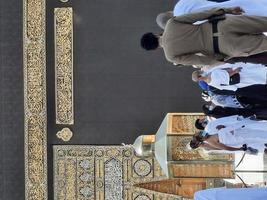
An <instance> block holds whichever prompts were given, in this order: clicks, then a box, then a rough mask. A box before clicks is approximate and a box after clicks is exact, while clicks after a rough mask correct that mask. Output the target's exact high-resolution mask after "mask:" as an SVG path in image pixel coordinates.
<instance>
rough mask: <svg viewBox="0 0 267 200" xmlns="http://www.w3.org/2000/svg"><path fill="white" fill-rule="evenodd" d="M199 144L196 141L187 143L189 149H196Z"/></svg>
mask: <svg viewBox="0 0 267 200" xmlns="http://www.w3.org/2000/svg"><path fill="white" fill-rule="evenodd" d="M200 144H201V142H199V141H197V140H196V139H194V138H193V139H192V140H191V141H190V143H189V146H190V147H191V149H197V148H198V147H199V146H200Z"/></svg>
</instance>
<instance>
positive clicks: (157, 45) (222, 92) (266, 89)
mask: <svg viewBox="0 0 267 200" xmlns="http://www.w3.org/2000/svg"><path fill="white" fill-rule="evenodd" d="M156 22H157V24H158V26H159V27H160V28H161V29H162V31H163V32H161V33H159V34H158V33H151V32H148V33H146V34H144V35H143V36H142V38H141V46H142V48H144V49H146V50H157V49H162V50H163V51H164V54H165V57H166V59H167V60H168V61H169V62H171V63H173V64H174V65H177V66H193V67H195V68H197V69H196V71H194V72H193V73H192V80H193V81H195V82H197V84H198V85H199V86H200V88H201V89H202V98H203V99H204V100H205V101H206V103H205V104H204V105H203V107H202V109H203V112H204V114H205V117H202V118H199V119H197V120H196V122H195V127H196V128H197V129H199V130H198V131H197V132H196V134H195V135H194V136H193V138H192V140H191V141H190V143H189V144H188V148H191V149H203V150H204V151H207V153H209V152H216V153H232V152H236V151H243V152H245V153H247V154H252V155H257V154H259V153H263V154H267V67H266V64H267V34H266V32H267V0H179V1H178V2H177V4H176V5H175V7H174V9H173V10H172V11H167V12H164V13H160V14H159V15H158V16H157V19H156ZM194 199H195V200H225V199H227V200H239V199H242V200H266V199H267V189H265V188H239V189H237V188H236V189H226V188H214V189H207V190H203V191H198V192H196V193H195V196H194Z"/></svg>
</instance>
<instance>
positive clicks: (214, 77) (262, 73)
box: [208, 65, 267, 91]
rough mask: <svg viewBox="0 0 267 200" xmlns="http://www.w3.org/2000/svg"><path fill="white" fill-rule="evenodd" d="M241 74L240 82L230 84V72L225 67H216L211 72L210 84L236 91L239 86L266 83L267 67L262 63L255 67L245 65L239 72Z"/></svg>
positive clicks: (221, 88)
mask: <svg viewBox="0 0 267 200" xmlns="http://www.w3.org/2000/svg"><path fill="white" fill-rule="evenodd" d="M233 69H234V68H233ZM239 75H240V83H238V84H234V85H229V82H230V76H229V73H228V72H227V71H226V70H225V69H215V70H213V71H211V73H210V76H211V82H210V83H208V84H209V85H210V86H213V87H215V88H218V89H220V90H232V91H236V90H237V89H238V88H243V87H247V86H250V85H256V84H260V85H266V77H267V68H266V67H264V66H262V65H255V67H243V68H242V69H241V71H240V72H239Z"/></svg>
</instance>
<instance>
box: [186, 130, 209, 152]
mask: <svg viewBox="0 0 267 200" xmlns="http://www.w3.org/2000/svg"><path fill="white" fill-rule="evenodd" d="M208 137H209V135H208V133H207V132H206V131H203V130H202V131H198V132H197V133H195V134H194V136H193V138H192V140H191V141H190V144H189V145H190V147H191V148H192V149H196V148H198V147H200V146H201V144H203V142H204V141H205V139H207V138H208Z"/></svg>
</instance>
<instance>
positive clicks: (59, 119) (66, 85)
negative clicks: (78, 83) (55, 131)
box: [55, 8, 74, 124]
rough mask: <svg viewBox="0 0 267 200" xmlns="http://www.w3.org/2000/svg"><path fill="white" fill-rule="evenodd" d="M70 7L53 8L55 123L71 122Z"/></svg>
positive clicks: (71, 45)
mask: <svg viewBox="0 0 267 200" xmlns="http://www.w3.org/2000/svg"><path fill="white" fill-rule="evenodd" d="M72 18H73V15H72V8H55V72H56V74H55V85H56V89H55V92H56V123H57V124H73V123H74V113H73V112H74V109H73V24H72V23H73V22H72Z"/></svg>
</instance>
